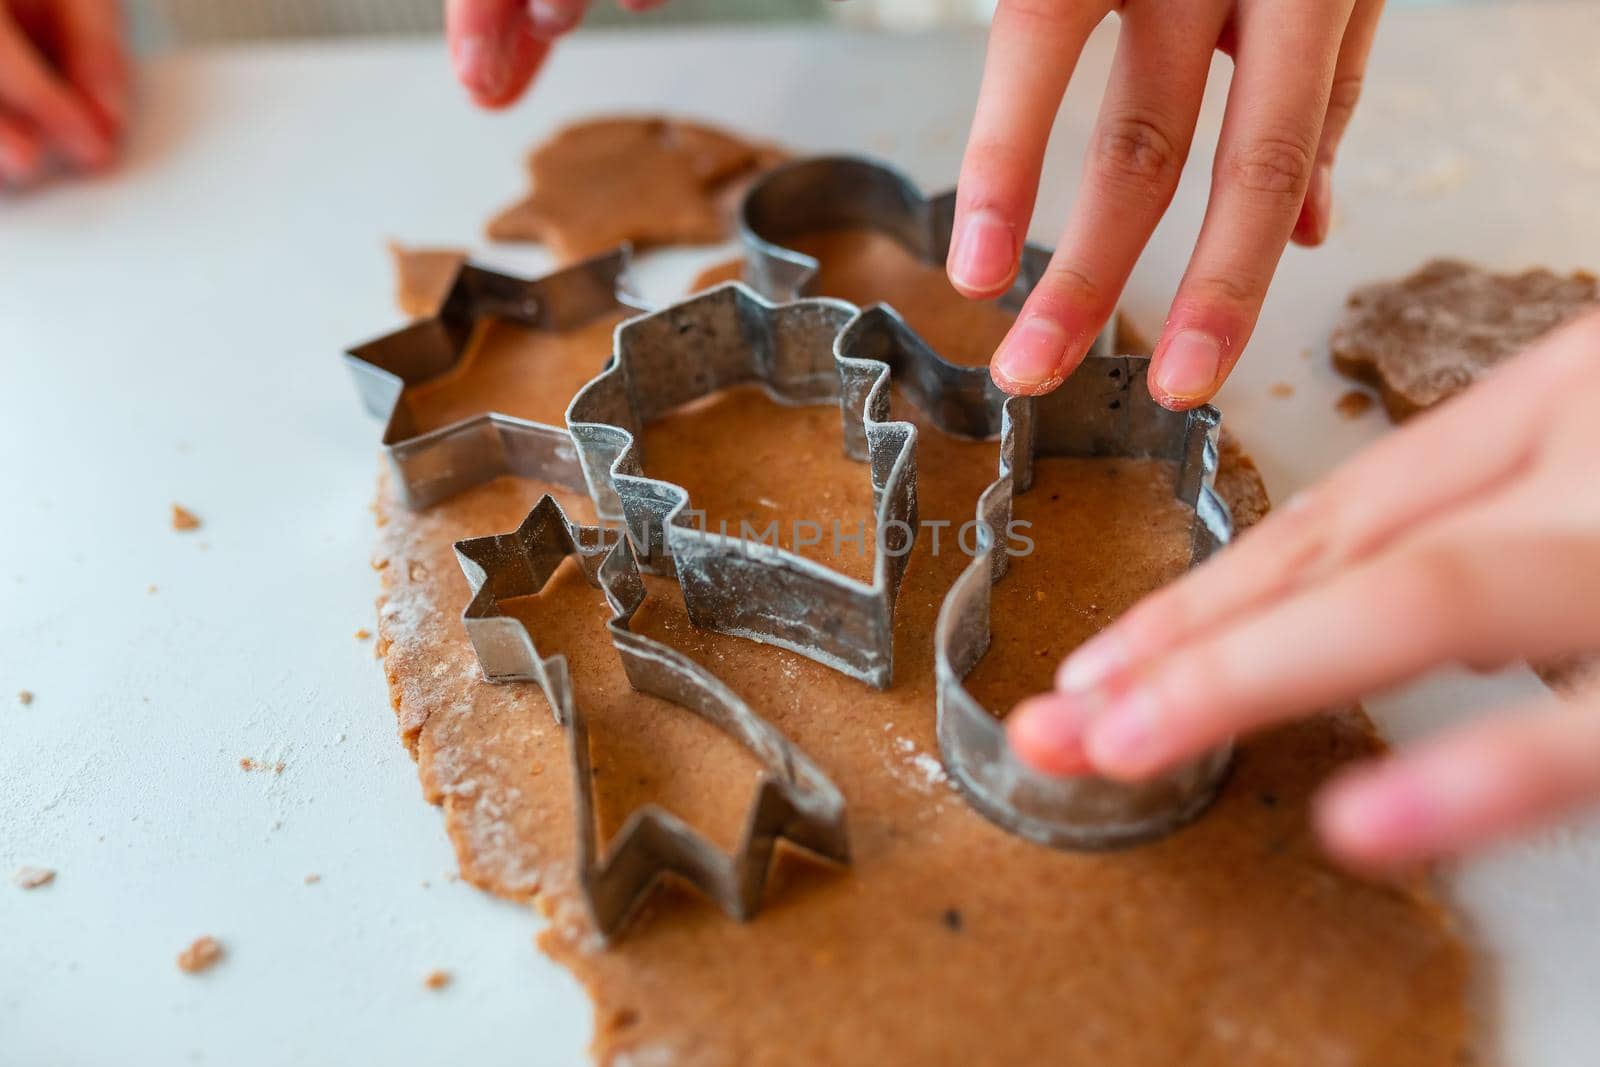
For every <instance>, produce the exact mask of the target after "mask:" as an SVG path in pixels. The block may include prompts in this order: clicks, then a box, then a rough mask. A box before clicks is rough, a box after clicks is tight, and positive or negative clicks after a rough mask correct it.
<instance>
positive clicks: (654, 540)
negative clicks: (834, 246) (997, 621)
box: [567, 282, 917, 687]
mask: <svg viewBox="0 0 1600 1067" xmlns="http://www.w3.org/2000/svg"><path fill="white" fill-rule="evenodd" d="M856 315H857V311H856V309H855V308H854V307H853V306H852V305H850V304H847V303H844V302H843V301H839V300H822V299H814V300H800V301H795V302H792V303H788V304H773V303H771V302H769V301H767V300H764V299H762V298H761V297H760V296H757V295H756V294H755V293H753V292H751V291H750V290H749V289H748V288H746V287H745V286H743V285H740V284H738V283H735V282H729V283H726V284H724V285H720V286H717V287H716V288H714V289H710V290H707V291H706V292H704V293H701V294H698V295H696V296H694V297H691V298H690V299H688V300H685V301H682V302H680V303H677V304H673V305H670V306H668V307H665V308H663V309H661V310H660V311H657V312H654V313H651V314H649V315H642V316H640V317H638V318H635V319H632V320H630V321H628V322H626V323H624V324H623V325H622V326H620V327H619V328H618V330H617V334H616V354H615V358H614V360H613V362H612V364H611V365H610V366H609V367H608V368H607V369H606V370H605V371H604V372H602V373H601V374H600V375H599V376H598V377H597V378H595V379H594V380H593V381H591V382H590V383H589V384H588V385H587V386H585V387H584V388H583V389H582V390H581V391H580V392H579V393H578V395H577V396H576V397H574V398H573V400H572V405H571V406H570V407H569V408H568V409H567V425H568V429H569V431H570V432H571V434H572V438H573V440H574V441H575V442H576V443H577V447H578V455H579V457H580V459H581V460H582V462H583V466H584V470H585V473H586V474H587V475H588V479H589V488H590V494H591V496H592V497H593V498H594V500H595V505H596V509H597V511H598V513H599V515H600V517H601V519H602V520H603V521H606V522H611V521H617V520H621V521H623V522H625V523H626V525H627V530H628V534H629V537H630V538H632V540H633V541H634V546H635V549H636V550H637V551H638V552H639V555H640V564H641V566H642V567H644V569H646V570H647V571H650V572H652V573H658V574H672V575H675V576H676V577H677V580H678V584H679V586H680V587H681V588H682V589H683V597H684V603H685V606H686V607H687V608H688V612H689V617H690V619H691V620H692V621H693V622H694V624H695V625H696V626H699V627H701V628H702V629H708V630H715V631H718V632H720V633H728V634H734V635H736V636H740V637H748V638H752V639H754V640H757V641H762V642H765V643H768V644H774V645H778V646H780V647H783V648H787V649H790V650H791V651H794V652H797V653H799V654H801V655H803V656H807V657H809V658H811V659H814V660H816V661H818V662H820V663H823V664H825V665H827V666H830V667H833V668H835V669H837V670H839V671H841V672H843V673H845V674H848V675H851V676H852V677H856V678H860V679H862V680H864V681H866V682H868V683H870V684H872V685H876V686H879V687H883V686H887V685H888V684H889V679H890V676H891V674H892V664H893V634H894V603H895V598H896V596H897V594H898V592H899V588H900V579H901V577H902V576H903V575H904V573H905V567H906V552H905V551H904V550H903V549H904V548H907V547H909V544H908V543H906V544H900V543H891V544H889V545H888V546H887V547H888V548H889V549H891V550H889V551H885V550H883V549H884V546H879V547H878V550H877V551H875V552H874V558H873V573H872V580H871V581H870V582H862V581H859V580H857V579H854V578H850V577H847V576H846V575H843V574H841V573H839V572H837V571H835V570H833V569H832V568H829V567H827V566H825V565H824V564H822V563H819V562H817V561H816V560H814V559H810V558H807V557H804V556H801V555H799V554H797V553H795V552H790V551H788V550H786V549H782V548H779V547H778V546H776V545H773V544H769V543H766V542H763V541H761V540H758V539H753V538H749V537H742V536H732V535H730V534H727V533H724V532H720V531H715V530H711V529H708V528H707V527H706V526H705V525H704V524H703V523H701V522H699V521H697V520H696V513H695V512H693V511H691V509H690V499H689V493H688V491H687V490H685V489H684V488H683V487H682V486H678V485H673V484H672V483H670V482H665V481H661V480H658V479H654V478H649V477H646V476H645V475H644V471H643V465H644V462H645V459H644V457H643V456H642V455H641V449H640V446H639V435H640V434H641V432H642V431H643V428H644V427H645V425H646V424H647V423H649V422H650V421H652V420H653V419H656V418H658V417H660V416H662V415H664V414H666V413H667V412H669V411H671V410H673V409H675V408H678V407H680V406H682V405H684V404H687V403H689V402H690V401H693V400H697V399H700V398H701V397H705V396H709V395H711V394H712V393H715V392H718V391H720V390H723V389H726V388H728V387H729V386H733V385H738V384H743V383H755V384H759V385H761V386H762V387H763V388H765V390H766V391H767V393H768V395H770V396H772V397H773V398H774V399H776V400H778V401H779V402H781V403H786V404H821V403H829V402H837V403H839V405H840V413H841V417H842V419H843V422H844V446H845V450H846V453H847V454H848V455H850V456H851V457H852V458H855V459H860V460H864V461H865V465H864V468H863V477H870V478H871V479H872V486H873V501H874V516H873V517H874V521H875V527H874V528H875V529H876V530H878V531H885V530H893V531H905V532H906V534H907V536H910V535H911V533H913V532H914V530H915V527H916V520H917V514H916V499H917V498H916V462H915V457H914V454H913V450H914V442H915V439H916V431H915V429H914V428H913V427H912V426H911V425H910V424H909V423H904V422H890V421H884V420H883V419H881V418H875V417H873V416H872V415H871V414H870V413H869V412H868V411H867V410H866V408H865V407H864V406H863V404H862V403H861V400H862V398H863V397H865V396H866V394H867V393H868V392H870V391H871V390H872V389H873V387H874V386H875V385H880V384H882V383H883V381H884V380H886V379H887V376H888V374H889V368H888V366H887V365H885V364H883V363H881V362H877V361H874V360H860V359H837V358H836V357H835V351H834V344H835V341H836V340H837V338H838V337H839V334H840V331H841V329H842V328H843V327H844V326H845V324H846V323H847V322H848V321H850V320H851V319H852V318H854V317H855V316H856ZM884 398H885V399H884V405H883V407H882V408H880V409H879V411H878V413H879V415H882V414H886V406H887V393H886V392H885V394H884Z"/></svg>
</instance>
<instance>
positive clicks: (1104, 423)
mask: <svg viewBox="0 0 1600 1067" xmlns="http://www.w3.org/2000/svg"><path fill="white" fill-rule="evenodd" d="M1148 365H1149V359H1148V358H1147V357H1143V356H1106V355H1102V354H1093V355H1091V356H1090V357H1089V358H1088V359H1086V360H1085V361H1084V363H1083V365H1082V366H1081V367H1079V368H1078V370H1077V371H1075V372H1074V373H1073V374H1071V375H1069V376H1068V378H1067V380H1066V382H1065V383H1064V384H1063V385H1062V386H1061V388H1060V389H1057V390H1056V391H1055V392H1053V393H1050V394H1047V395H1045V396H1041V397H1036V398H1029V397H1017V398H1013V399H1011V400H1008V401H1006V403H1005V410H1004V418H1003V427H1002V430H1001V437H1000V475H999V477H998V478H997V479H996V480H995V481H994V482H993V483H991V484H990V485H989V487H988V488H987V489H985V490H984V492H983V494H982V496H981V497H979V500H978V508H977V517H978V519H979V521H980V522H981V523H982V524H983V525H982V528H981V529H982V536H981V538H980V544H981V545H982V546H983V547H982V549H981V550H980V552H979V553H978V554H977V555H976V556H975V557H974V558H973V560H972V562H971V563H970V564H968V565H967V568H966V569H965V570H964V571H962V573H961V575H960V577H958V578H957V579H956V581H955V583H954V584H953V585H952V586H951V587H950V589H949V591H948V592H947V593H946V595H945V599H944V603H943V604H942V605H941V607H940V610H939V620H938V624H937V626H936V627H935V630H934V663H935V670H936V672H937V687H938V709H939V710H938V735H939V751H940V755H941V756H942V757H943V760H944V766H945V770H946V771H947V772H948V773H949V775H950V777H951V779H952V780H953V781H954V782H955V783H956V785H957V786H958V787H959V788H960V790H961V791H962V793H963V794H965V796H966V797H967V799H968V801H969V802H970V803H971V804H972V806H973V807H974V808H976V809H977V810H978V811H979V812H980V813H981V814H982V815H984V816H985V817H986V818H988V819H989V820H990V821H992V822H995V823H998V824H999V825H1001V826H1003V827H1005V828H1006V829H1008V830H1011V831H1012V832H1014V833H1017V834H1020V835H1021V836H1023V837H1026V838H1028V839H1030V840H1033V841H1038V842H1040V843H1042V844H1047V845H1052V846H1055V847H1058V848H1113V847H1118V846H1122V845H1129V844H1136V843H1138V842H1141V841H1146V840H1149V839H1151V838H1154V837H1158V836H1160V835H1162V834H1165V833H1167V832H1168V831H1170V830H1173V829H1175V828H1177V827H1179V826H1181V825H1183V824H1184V823H1186V822H1188V821H1189V820H1191V819H1193V818H1195V817H1196V816H1197V815H1199V814H1200V812H1202V811H1204V810H1205V808H1206V807H1207V805H1209V804H1210V803H1211V801H1212V800H1213V799H1214V798H1215V797H1216V794H1217V791H1218V790H1219V789H1220V788H1221V784H1222V781H1223V779H1224V778H1225V776H1226V774H1227V770H1228V766H1229V763H1230V761H1231V757H1232V746H1231V745H1222V746H1220V747H1218V748H1216V749H1213V750H1211V751H1210V752H1208V753H1206V754H1205V755H1203V756H1201V757H1200V758H1198V759H1196V760H1194V761H1192V762H1191V763H1189V764H1188V765H1186V766H1184V767H1181V768H1179V769H1178V770H1176V771H1173V772H1171V773H1169V774H1166V775H1163V776H1161V777H1159V778H1157V779H1154V780H1152V781H1150V782H1147V783H1141V784H1127V783H1121V782H1114V781H1110V780H1108V779H1104V778H1098V777H1093V776H1085V777H1077V778H1060V777H1054V776H1050V775H1044V774H1040V773H1038V772H1037V771H1034V770H1032V769H1030V768H1028V767H1026V766H1024V765H1023V764H1022V763H1021V762H1020V761H1019V760H1018V759H1017V757H1016V755H1015V754H1014V753H1013V752H1012V751H1011V748H1010V745H1009V744H1008V743H1007V741H1006V734H1005V727H1004V725H1003V723H1002V722H1001V720H1000V719H998V718H997V717H996V716H995V715H994V714H992V713H991V712H990V711H989V710H988V709H986V708H985V707H983V705H982V704H980V703H979V702H978V701H977V699H976V698H975V697H974V696H973V695H972V694H971V693H970V692H968V691H967V689H966V687H965V686H964V685H963V683H962V679H964V678H965V677H966V676H967V674H968V672H970V671H971V670H972V668H973V667H974V666H976V664H977V662H978V660H979V659H981V658H982V657H983V654H984V653H985V652H986V651H987V650H988V647H989V605H990V591H991V589H992V588H993V585H994V583H995V582H997V581H999V580H1000V578H1001V577H1002V576H1003V575H1004V574H1005V573H1006V569H1007V566H1008V564H1009V562H1010V556H1009V554H1008V551H1007V547H1006V539H1005V536H1004V531H1006V530H1007V529H1008V528H1009V525H1010V522H1011V517H1012V500H1013V498H1014V497H1015V496H1016V495H1018V494H1020V493H1025V492H1027V490H1028V488H1029V486H1030V485H1031V484H1032V481H1033V462H1034V460H1035V459H1038V458H1041V457H1051V456H1055V457H1112V456H1130V457H1159V458H1163V459H1169V460H1172V461H1174V462H1175V463H1176V464H1177V472H1178V473H1177V481H1176V485H1175V487H1174V493H1175V495H1176V496H1177V498H1178V499H1179V500H1181V501H1182V502H1184V503H1185V504H1187V505H1189V506H1190V507H1191V508H1193V509H1194V513H1195V518H1194V526H1193V541H1192V545H1191V552H1190V565H1191V566H1195V565H1198V564H1199V563H1201V562H1202V561H1204V560H1205V559H1206V558H1207V557H1208V556H1210V555H1211V553H1213V552H1214V551H1216V550H1217V549H1218V548H1220V547H1221V546H1222V545H1224V544H1226V543H1227V541H1228V539H1229V537H1230V536H1231V535H1232V521H1231V519H1230V518H1229V515H1228V508H1227V505H1226V504H1224V503H1223V502H1222V499H1221V498H1220V497H1218V496H1217V495H1216V493H1215V492H1213V491H1212V482H1213V480H1214V479H1215V477H1216V471H1217V434H1218V430H1219V428H1220V425H1221V416H1220V415H1219V414H1218V412H1217V410H1216V409H1215V408H1212V407H1210V406H1206V407H1201V408H1196V409H1194V410H1192V411H1187V412H1174V411H1169V410H1167V409H1166V408H1164V407H1162V406H1161V405H1160V404H1158V403H1156V402H1155V400H1154V399H1153V398H1152V397H1151V395H1150V390H1149V388H1148V385H1147V383H1146V370H1147V369H1148Z"/></svg>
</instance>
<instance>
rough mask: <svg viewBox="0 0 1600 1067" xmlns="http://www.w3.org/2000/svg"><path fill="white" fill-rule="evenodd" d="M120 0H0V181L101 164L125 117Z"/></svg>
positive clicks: (112, 150) (126, 70)
mask: <svg viewBox="0 0 1600 1067" xmlns="http://www.w3.org/2000/svg"><path fill="white" fill-rule="evenodd" d="M121 16H122V13H121V11H120V9H119V6H118V3H117V0H0V183H3V184H6V185H10V186H13V187H17V186H27V185H30V184H32V183H34V182H36V181H38V180H39V179H40V178H42V177H44V176H45V175H46V174H49V173H51V172H52V171H54V170H57V169H63V168H64V169H67V170H73V171H80V172H84V171H87V172H93V171H99V170H103V169H104V168H106V167H108V166H110V165H111V164H112V163H113V162H114V161H115V160H116V157H117V150H118V146H119V143H120V141H121V138H122V131H123V129H124V127H125V125H126V122H127V113H128V98H129V80H130V77H129V75H130V67H129V60H128V52H127V47H126V41H125V35H124V31H123V24H122V17H121Z"/></svg>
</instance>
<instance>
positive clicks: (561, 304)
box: [345, 246, 643, 510]
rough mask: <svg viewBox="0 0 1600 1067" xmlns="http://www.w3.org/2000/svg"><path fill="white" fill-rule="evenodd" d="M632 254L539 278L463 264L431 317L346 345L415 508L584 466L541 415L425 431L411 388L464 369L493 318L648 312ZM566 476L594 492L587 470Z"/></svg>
mask: <svg viewBox="0 0 1600 1067" xmlns="http://www.w3.org/2000/svg"><path fill="white" fill-rule="evenodd" d="M629 262H630V254H629V250H628V248H627V247H626V246H623V247H620V248H617V249H616V250H614V251H612V252H609V253H607V254H605V255H602V256H596V257H594V258H592V259H588V260H584V261H583V262H580V263H576V264H574V265H572V266H570V267H567V268H564V269H562V270H559V271H556V272H554V273H552V274H547V275H545V276H543V277H541V278H533V279H529V278H518V277H514V276H512V275H509V274H502V273H500V272H498V271H492V270H487V269H485V268H483V267H479V266H476V265H473V264H471V263H468V264H464V265H463V266H462V267H461V268H460V270H459V271H458V272H457V273H456V278H455V281H454V283H452V285H451V286H450V291H449V293H448V295H447V296H446V297H445V300H444V303H443V304H442V305H441V306H440V308H439V311H438V313H437V314H435V315H434V316H433V317H432V318H428V319H423V320H421V321H418V322H414V323H412V324H411V325H409V326H406V327H404V328H402V329H399V330H396V331H394V332H393V333H389V334H385V335H384V336H382V337H379V338H376V339H374V340H372V341H368V342H366V343H365V344H361V345H357V346H356V347H354V348H351V349H349V350H347V351H346V352H345V364H346V366H347V367H348V368H349V370H350V373H351V376H352V377H353V378H354V379H355V384H356V390H357V392H358V393H359V394H360V397H361V400H362V403H363V405H364V406H365V407H366V409H367V410H368V411H369V412H371V413H372V414H373V415H376V416H377V417H379V418H381V419H383V420H384V427H383V452H384V456H385V458H386V460H387V462H388V464H389V468H390V471H391V472H392V473H393V475H394V480H395V484H396V485H397V486H398V487H399V491H400V496H401V499H402V500H403V501H404V503H405V505H406V506H407V507H409V508H411V509H413V510H422V509H423V508H427V507H431V506H432V505H434V504H437V503H438V502H439V501H441V500H444V499H446V498H448V497H451V496H454V495H455V494H457V493H460V492H463V491H464V490H467V489H470V488H472V487H473V486H475V485H480V484H482V483H484V482H487V481H490V480H492V479H494V478H496V477H499V476H500V475H503V474H515V475H524V476H530V477H532V476H541V475H543V474H546V473H548V472H551V471H557V472H559V471H569V472H570V471H577V470H578V468H577V467H575V466H574V465H573V463H572V462H571V460H572V459H573V457H574V456H575V452H574V451H573V445H572V441H571V439H570V438H568V436H567V435H566V433H564V432H559V431H558V432H557V433H555V434H549V433H544V432H542V429H541V428H540V427H541V424H539V423H535V422H532V421H529V420H527V419H520V418H514V417H512V416H509V415H504V414H500V413H498V412H485V413H483V414H481V415H474V416H471V417H470V418H466V419H461V420H459V421H457V422H454V423H451V424H450V425H448V426H442V427H439V428H438V429H434V430H429V431H427V432H418V429H417V424H416V420H415V418H414V416H413V414H412V412H411V409H410V408H409V406H408V405H407V403H406V389H407V387H408V386H412V385H418V384H420V383H422V382H425V381H428V380H429V379H432V378H436V377H438V376H439V375H441V374H445V373H447V372H448V371H450V370H451V369H452V368H453V367H455V366H456V365H457V364H458V363H459V362H460V361H461V359H462V357H463V356H464V355H465V354H466V351H467V347H468V345H469V344H470V343H471V340H472V335H473V331H474V330H475V329H476V327H477V325H478V323H479V322H480V321H482V320H484V319H487V318H490V317H498V318H503V319H508V320H511V321H513V322H517V323H520V324H521V325H523V326H527V327H530V328H532V329H537V330H552V331H559V330H568V329H572V328H574V327H576V326H579V325H582V324H583V323H585V322H589V321H591V320H593V319H594V318H595V317H596V316H599V315H602V314H605V313H607V312H611V311H616V310H618V309H622V310H625V311H629V312H632V311H638V310H642V309H643V303H642V301H641V300H640V299H639V298H638V297H636V296H634V295H633V294H632V293H631V292H630V291H629V287H628V268H629ZM562 484H563V485H565V487H566V488H569V489H576V490H579V491H580V492H581V491H587V486H586V485H585V484H584V482H583V481H582V479H581V478H580V479H579V480H578V482H577V483H576V484H574V485H566V484H565V483H562Z"/></svg>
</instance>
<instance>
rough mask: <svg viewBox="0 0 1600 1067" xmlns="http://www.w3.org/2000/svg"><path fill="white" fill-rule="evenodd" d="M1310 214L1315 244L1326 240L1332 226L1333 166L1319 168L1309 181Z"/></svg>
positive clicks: (1329, 164) (1328, 164)
mask: <svg viewBox="0 0 1600 1067" xmlns="http://www.w3.org/2000/svg"><path fill="white" fill-rule="evenodd" d="M1311 206H1312V209H1313V211H1312V214H1313V215H1314V216H1315V218H1316V222H1315V224H1314V227H1313V228H1314V229H1315V231H1316V238H1317V243H1318V244H1321V243H1322V242H1323V241H1325V240H1327V238H1328V228H1329V226H1331V225H1332V224H1333V165H1332V164H1331V163H1324V164H1322V165H1321V166H1319V167H1318V168H1317V170H1316V173H1315V174H1314V175H1313V176H1312V179H1311Z"/></svg>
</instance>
